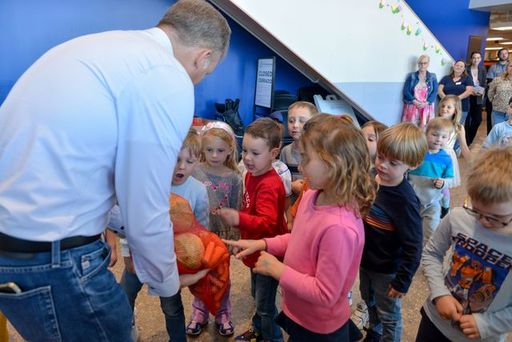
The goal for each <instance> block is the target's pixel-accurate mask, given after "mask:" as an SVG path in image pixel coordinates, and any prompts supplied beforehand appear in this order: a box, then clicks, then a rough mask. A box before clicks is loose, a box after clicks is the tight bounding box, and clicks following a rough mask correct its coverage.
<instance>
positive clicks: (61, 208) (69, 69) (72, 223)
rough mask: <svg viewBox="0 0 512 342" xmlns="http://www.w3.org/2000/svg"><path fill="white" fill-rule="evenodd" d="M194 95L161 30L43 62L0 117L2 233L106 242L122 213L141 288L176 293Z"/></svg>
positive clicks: (105, 40) (92, 44)
mask: <svg viewBox="0 0 512 342" xmlns="http://www.w3.org/2000/svg"><path fill="white" fill-rule="evenodd" d="M193 107H194V90H193V84H192V81H191V80H190V77H189V76H188V74H187V73H186V71H185V69H184V68H183V67H182V65H181V64H180V63H179V62H178V61H177V60H176V59H175V58H174V55H173V50H172V46H171V43H170V40H169V38H168V37H167V35H166V34H165V33H164V32H163V31H162V30H161V29H159V28H152V29H149V30H145V31H111V32H104V33H99V34H92V35H87V36H83V37H79V38H76V39H73V40H71V41H68V42H66V43H64V44H61V45H59V46H57V47H55V48H53V49H51V50H50V51H48V52H47V53H46V54H45V55H43V56H42V57H41V58H40V59H39V60H38V61H36V62H35V63H34V64H33V65H32V66H31V67H30V68H29V69H28V71H26V72H25V73H24V74H23V75H22V76H21V78H20V79H19V80H18V82H17V83H16V84H15V85H14V87H13V89H12V90H11V92H10V94H9V96H8V97H7V99H6V100H5V102H4V103H3V105H2V106H1V107H0V232H2V233H4V234H8V235H10V236H14V237H17V238H21V239H26V240H33V241H54V240H58V239H63V238H66V237H70V236H76V235H85V236H91V235H95V234H98V233H100V232H102V231H103V230H104V228H105V226H106V224H107V220H108V213H109V210H110V209H111V208H112V207H113V206H114V203H115V201H116V198H117V201H118V202H119V206H120V209H121V213H122V217H123V222H125V228H126V229H125V233H126V237H127V239H128V243H129V244H130V249H131V251H132V254H133V257H134V264H135V268H136V270H137V275H138V276H139V279H140V280H141V281H142V282H144V283H148V284H149V286H150V292H151V293H155V294H158V295H161V296H170V295H172V294H174V293H176V292H177V291H178V288H179V278H178V273H177V268H176V260H175V255H174V246H173V238H172V236H173V235H172V226H171V222H170V219H169V193H170V184H171V175H172V170H173V169H174V166H175V164H176V159H177V155H178V153H179V151H180V148H181V144H182V141H183V139H184V138H185V136H186V134H187V132H188V129H189V127H190V125H191V122H192V114H193V110H194V108H193Z"/></svg>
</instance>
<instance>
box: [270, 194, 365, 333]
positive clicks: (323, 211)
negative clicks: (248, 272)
mask: <svg viewBox="0 0 512 342" xmlns="http://www.w3.org/2000/svg"><path fill="white" fill-rule="evenodd" d="M318 193H319V192H318V191H315V190H310V191H307V192H306V193H305V194H304V197H303V199H302V202H301V203H300V206H299V210H298V212H297V217H296V219H295V222H294V224H293V230H292V232H291V234H285V235H279V236H276V237H274V238H267V239H265V241H266V243H267V247H268V248H267V249H268V252H269V253H271V254H273V255H275V256H283V255H284V264H285V265H286V268H285V271H284V272H283V274H282V276H281V279H280V281H279V284H280V285H281V288H282V289H283V311H284V312H285V314H286V315H287V316H288V317H290V319H292V320H293V321H294V322H296V323H297V324H299V325H301V326H302V327H304V328H306V329H308V330H311V331H313V332H315V333H320V334H328V333H332V332H334V331H335V330H337V329H339V328H340V327H341V326H342V325H343V324H345V323H346V322H347V321H348V319H349V317H350V307H349V304H348V298H347V296H348V292H349V291H350V289H351V288H352V285H353V283H354V280H355V277H356V275H357V271H358V269H359V263H360V261H361V254H362V252H363V246H364V227H363V222H362V220H361V219H360V218H357V217H356V216H355V215H354V213H353V212H352V211H350V210H347V209H346V208H344V207H338V206H317V205H315V202H316V198H317V196H318Z"/></svg>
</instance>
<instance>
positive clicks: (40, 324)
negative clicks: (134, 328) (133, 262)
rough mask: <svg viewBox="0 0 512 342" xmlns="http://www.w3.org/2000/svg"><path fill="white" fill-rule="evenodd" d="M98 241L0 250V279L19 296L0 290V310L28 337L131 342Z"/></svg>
mask: <svg viewBox="0 0 512 342" xmlns="http://www.w3.org/2000/svg"><path fill="white" fill-rule="evenodd" d="M109 260H110V248H109V247H108V246H107V245H106V244H105V243H104V242H102V241H95V242H92V243H90V244H87V245H83V246H80V247H76V248H71V249H67V250H64V251H60V241H56V242H54V243H52V252H41V253H33V254H28V253H27V254H24V255H23V256H20V254H18V255H14V254H11V253H8V252H1V251H0V283H5V282H9V281H12V282H15V283H16V284H17V285H18V286H19V287H20V289H21V290H22V292H21V293H20V294H10V293H9V294H8V293H0V311H2V312H3V313H4V314H5V316H6V317H7V319H8V320H9V321H10V322H11V323H12V324H13V326H14V327H15V328H16V330H17V331H18V332H19V333H20V334H21V336H23V338H24V339H25V340H29V341H43V340H44V341H86V342H90V341H106V342H107V341H131V336H130V332H131V321H132V313H131V310H130V306H129V304H128V301H127V299H126V295H125V294H124V292H123V290H122V289H121V287H120V286H119V285H118V284H117V282H116V280H115V278H114V275H113V274H112V272H110V271H109V270H108V269H107V266H108V263H109Z"/></svg>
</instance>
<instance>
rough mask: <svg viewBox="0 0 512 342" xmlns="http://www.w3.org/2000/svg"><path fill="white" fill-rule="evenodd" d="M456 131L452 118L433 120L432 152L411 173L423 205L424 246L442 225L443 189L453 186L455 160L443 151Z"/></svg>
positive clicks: (430, 132) (429, 137)
mask: <svg viewBox="0 0 512 342" xmlns="http://www.w3.org/2000/svg"><path fill="white" fill-rule="evenodd" d="M453 129H454V127H453V122H452V121H450V120H449V119H445V118H441V117H437V118H434V119H432V120H430V121H429V123H428V124H427V131H426V135H427V144H428V151H427V154H426V155H425V159H424V160H423V162H422V163H421V165H420V166H419V167H418V168H416V169H414V170H411V171H410V172H409V181H410V182H411V184H412V186H413V188H414V191H415V192H416V196H418V198H419V200H420V203H421V207H420V215H421V218H422V220H423V244H425V243H426V242H427V241H428V240H429V239H430V236H431V235H432V233H433V232H434V230H435V229H436V228H437V225H438V224H439V220H440V216H441V203H440V200H441V198H442V197H443V193H442V190H443V189H446V188H448V187H449V186H450V181H451V179H452V178H453V164H452V160H451V157H450V155H449V154H448V153H447V152H446V151H445V150H443V149H442V147H443V146H444V144H446V142H447V141H448V139H449V138H450V135H451V134H452V133H453Z"/></svg>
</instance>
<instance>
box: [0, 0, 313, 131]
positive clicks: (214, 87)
mask: <svg viewBox="0 0 512 342" xmlns="http://www.w3.org/2000/svg"><path fill="white" fill-rule="evenodd" d="M172 3H174V1H172V0H89V1H84V0H66V1H61V0H45V1H40V0H22V1H20V0H1V1H0V32H1V33H0V56H1V57H0V103H1V102H3V100H4V99H5V97H6V96H7V93H8V92H9V90H10V89H11V87H12V86H13V85H14V83H15V82H16V80H17V79H18V78H19V77H20V76H21V74H22V73H23V72H24V71H25V70H26V69H27V68H28V67H29V66H30V65H31V64H32V63H33V62H34V61H35V60H36V59H37V58H39V57H40V56H41V55H42V54H43V53H44V52H46V51H47V50H48V49H50V48H51V47H53V46H55V45H57V44H60V43H62V42H64V41H66V40H69V39H71V38H74V37H77V36H80V35H83V34H88V33H93V32H100V31H106V30H116V29H145V28H149V27H152V26H154V25H156V24H157V23H158V21H159V19H160V18H161V16H162V15H163V13H164V12H165V10H166V9H167V8H168V7H169V6H170V5H171V4H172ZM230 25H231V28H232V30H233V35H232V41H231V48H230V50H229V53H228V55H227V57H226V58H225V59H224V61H223V62H222V63H221V64H220V65H219V67H218V68H217V69H216V71H215V72H214V73H212V74H211V75H209V76H208V77H207V78H206V79H205V80H204V81H203V82H202V83H200V84H199V85H198V86H197V88H196V113H197V114H198V115H199V116H203V117H212V116H213V114H214V107H213V104H214V103H215V102H223V101H224V99H226V98H240V99H241V104H240V113H241V116H242V119H243V120H244V122H245V123H249V122H250V121H251V120H252V113H253V102H254V86H255V82H256V61H257V59H258V58H259V57H268V56H271V55H273V54H272V52H271V51H270V50H269V49H268V48H266V47H265V46H264V45H263V44H261V43H260V42H259V41H257V40H256V39H255V38H253V37H252V36H251V35H250V34H248V33H247V32H246V31H245V30H244V29H242V28H241V27H240V26H238V25H237V24H235V23H234V22H232V21H230ZM307 85H311V82H309V80H307V79H306V78H304V77H303V76H302V75H300V74H299V73H298V72H297V71H296V70H295V69H293V68H292V67H291V66H289V65H288V64H287V63H286V62H284V61H283V60H282V59H280V58H278V59H277V67H276V89H284V90H288V91H290V92H292V93H295V92H296V91H297V88H299V87H301V86H307Z"/></svg>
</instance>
